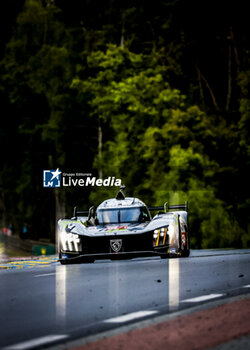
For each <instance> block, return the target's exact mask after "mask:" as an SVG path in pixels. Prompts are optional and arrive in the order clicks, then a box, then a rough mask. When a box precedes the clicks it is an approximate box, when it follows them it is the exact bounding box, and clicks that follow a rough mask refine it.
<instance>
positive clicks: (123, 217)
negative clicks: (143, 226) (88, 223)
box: [97, 207, 150, 224]
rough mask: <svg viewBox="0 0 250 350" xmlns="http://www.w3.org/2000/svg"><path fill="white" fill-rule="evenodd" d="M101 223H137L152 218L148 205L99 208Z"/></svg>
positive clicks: (98, 213) (98, 214)
mask: <svg viewBox="0 0 250 350" xmlns="http://www.w3.org/2000/svg"><path fill="white" fill-rule="evenodd" d="M97 219H98V221H99V224H120V223H137V222H146V221H149V220H150V217H149V214H148V211H147V208H146V207H133V208H113V209H99V210H98V211H97Z"/></svg>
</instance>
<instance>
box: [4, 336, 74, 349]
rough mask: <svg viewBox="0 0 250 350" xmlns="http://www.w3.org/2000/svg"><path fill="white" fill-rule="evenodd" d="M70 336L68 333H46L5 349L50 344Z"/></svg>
mask: <svg viewBox="0 0 250 350" xmlns="http://www.w3.org/2000/svg"><path fill="white" fill-rule="evenodd" d="M68 337H69V336H68V335H66V334H52V335H46V336H44V337H40V338H35V339H31V340H27V341H24V342H22V343H18V344H13V345H10V346H6V347H4V348H3V349H4V350H28V349H32V348H33V347H35V346H41V345H45V344H48V343H52V342H55V341H57V340H62V339H66V338H68Z"/></svg>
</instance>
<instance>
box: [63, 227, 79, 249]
mask: <svg viewBox="0 0 250 350" xmlns="http://www.w3.org/2000/svg"><path fill="white" fill-rule="evenodd" d="M60 240H61V244H62V249H63V250H65V251H70V252H73V251H74V252H79V251H81V248H82V247H81V239H80V236H79V235H78V234H75V233H71V232H66V231H62V232H61V233H60Z"/></svg>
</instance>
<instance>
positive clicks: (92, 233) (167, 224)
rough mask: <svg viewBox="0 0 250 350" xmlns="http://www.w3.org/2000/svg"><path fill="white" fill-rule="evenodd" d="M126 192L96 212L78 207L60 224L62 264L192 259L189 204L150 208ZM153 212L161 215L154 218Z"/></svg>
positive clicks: (101, 206) (60, 258) (59, 236)
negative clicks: (158, 257) (143, 258)
mask: <svg viewBox="0 0 250 350" xmlns="http://www.w3.org/2000/svg"><path fill="white" fill-rule="evenodd" d="M123 189H124V188H121V189H120V191H119V193H118V195H117V197H116V198H112V199H108V200H105V201H104V202H102V203H101V204H100V205H99V206H98V207H97V209H95V208H94V207H91V208H90V209H89V211H79V210H77V208H76V207H75V208H74V214H73V217H72V218H71V219H70V220H68V219H63V220H59V221H58V249H59V260H60V262H61V263H62V264H66V263H70V262H77V261H83V262H94V261H95V260H96V259H121V258H133V257H138V256H152V255H159V256H160V257H161V258H167V257H178V256H184V257H187V256H189V250H190V247H189V232H188V208H187V202H186V203H185V204H182V205H171V206H168V204H167V203H165V204H164V206H162V207H151V208H150V207H149V208H148V207H147V206H146V204H145V203H143V202H142V201H141V200H140V199H138V198H134V197H125V195H124V192H123ZM151 212H158V213H157V214H156V215H155V216H154V217H153V218H152V217H151ZM86 214H88V216H85V215H86Z"/></svg>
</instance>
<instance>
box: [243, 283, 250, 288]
mask: <svg viewBox="0 0 250 350" xmlns="http://www.w3.org/2000/svg"><path fill="white" fill-rule="evenodd" d="M242 288H250V284H247V285H246V286H243V287H242Z"/></svg>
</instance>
